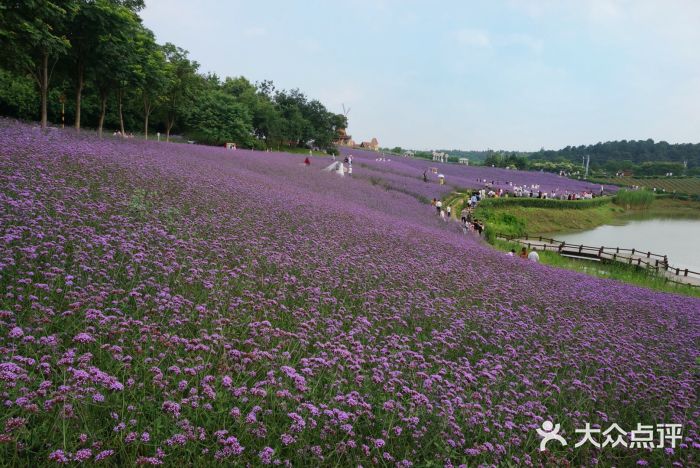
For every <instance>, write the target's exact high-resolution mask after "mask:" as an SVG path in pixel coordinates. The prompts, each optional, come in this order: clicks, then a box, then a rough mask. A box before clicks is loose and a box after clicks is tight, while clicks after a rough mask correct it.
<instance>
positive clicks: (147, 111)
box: [143, 94, 151, 140]
mask: <svg viewBox="0 0 700 468" xmlns="http://www.w3.org/2000/svg"><path fill="white" fill-rule="evenodd" d="M150 115H151V100H150V99H148V95H146V94H144V95H143V137H144V138H145V139H146V140H148V117H149V116H150Z"/></svg>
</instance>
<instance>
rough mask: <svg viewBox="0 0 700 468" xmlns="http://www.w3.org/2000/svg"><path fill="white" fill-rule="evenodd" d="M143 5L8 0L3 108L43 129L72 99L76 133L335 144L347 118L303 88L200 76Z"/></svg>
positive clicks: (3, 11)
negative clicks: (155, 29)
mask: <svg viewBox="0 0 700 468" xmlns="http://www.w3.org/2000/svg"><path fill="white" fill-rule="evenodd" d="M143 7H144V1H143V0H62V1H60V2H58V1H50V0H25V1H23V2H9V3H6V2H3V3H2V4H1V5H0V47H1V48H2V54H0V113H1V114H4V115H7V116H11V117H17V118H21V119H36V120H41V122H42V126H46V125H48V123H49V122H60V121H61V109H62V105H65V117H66V121H67V122H73V125H74V126H75V128H76V129H78V130H79V129H80V128H81V127H82V126H83V125H85V126H88V127H93V128H97V129H98V131H99V132H100V134H101V133H102V129H103V128H104V127H108V128H114V129H117V130H119V131H120V132H132V131H135V130H138V131H140V132H141V133H142V134H143V135H144V136H146V137H148V135H149V133H151V134H152V133H153V132H154V131H159V132H163V133H164V134H165V136H166V138H168V139H169V138H170V136H171V133H180V134H182V135H184V136H185V137H186V138H188V139H194V140H197V141H198V142H201V143H206V144H221V143H224V142H229V141H231V142H234V143H236V144H237V145H238V146H241V147H252V148H259V149H265V148H281V147H284V146H291V147H297V146H308V147H318V148H322V149H328V148H330V147H331V146H332V143H333V140H334V139H335V137H336V135H337V130H338V129H339V128H343V127H346V126H347V119H346V117H345V116H344V115H342V114H334V113H332V112H329V111H328V110H327V109H326V107H325V106H324V105H323V104H322V103H321V102H319V101H318V100H315V99H310V98H308V97H307V96H306V95H305V94H304V93H303V92H302V91H300V90H299V89H292V90H289V91H287V90H278V89H276V88H275V86H274V83H273V82H272V81H263V82H262V83H251V82H250V81H249V80H248V79H246V78H245V77H227V78H224V79H223V80H221V79H220V78H219V77H218V76H216V75H211V74H210V75H204V74H202V73H200V72H199V64H198V63H197V62H196V61H194V60H192V59H191V58H190V57H189V54H188V52H187V50H185V49H184V48H181V47H178V46H177V45H175V44H171V43H166V44H158V43H157V42H156V40H155V37H154V35H153V33H152V32H151V31H150V30H149V29H148V28H146V27H145V26H144V25H143V23H142V22H141V19H140V18H139V16H138V14H137V12H138V11H139V10H141V9H142V8H143ZM10 51H12V52H11V53H10ZM65 97H68V99H67V100H66V99H65ZM83 122H84V124H83Z"/></svg>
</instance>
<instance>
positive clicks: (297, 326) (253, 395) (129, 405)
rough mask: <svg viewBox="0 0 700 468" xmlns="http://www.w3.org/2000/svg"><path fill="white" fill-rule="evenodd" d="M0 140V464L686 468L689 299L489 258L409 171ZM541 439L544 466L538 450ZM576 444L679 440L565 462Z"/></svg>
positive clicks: (698, 377) (11, 133)
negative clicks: (594, 433)
mask: <svg viewBox="0 0 700 468" xmlns="http://www.w3.org/2000/svg"><path fill="white" fill-rule="evenodd" d="M0 142H2V145H1V146H0V221H1V226H2V230H1V232H0V397H1V402H2V411H1V412H0V460H2V463H1V464H2V465H22V466H27V465H28V466H39V465H46V464H53V463H69V464H80V463H85V464H93V463H98V462H99V463H101V464H104V465H120V466H121V465H134V464H167V465H175V464H186V465H191V466H208V465H215V464H226V465H249V466H260V465H267V464H273V465H285V466H292V465H293V466H337V465H339V466H348V465H351V466H357V465H363V466H370V465H381V466H403V467H408V466H428V465H431V466H459V465H466V466H478V465H485V466H491V465H510V466H540V465H547V466H570V465H595V464H599V465H601V466H610V465H616V466H634V465H636V464H637V463H639V464H649V465H652V466H672V465H676V466H691V465H697V463H698V462H699V460H700V459H699V457H698V448H700V435H699V434H698V421H699V420H700V407H699V405H698V388H700V361H699V359H700V346H699V343H700V300H698V299H694V298H690V297H684V296H678V295H672V294H666V293H659V292H654V291H651V290H646V289H642V288H638V287H634V286H629V285H624V284H621V283H617V282H614V281H609V280H602V279H597V278H593V277H589V276H584V275H581V274H578V273H575V272H572V271H564V270H558V269H553V268H550V267H546V266H543V265H539V264H532V263H529V262H524V261H521V260H520V259H518V258H510V257H506V256H504V255H503V254H502V253H500V252H497V251H495V250H492V249H491V248H490V247H488V246H487V245H484V244H482V243H481V242H480V241H479V240H478V239H477V238H473V237H471V236H465V235H463V234H462V232H461V231H460V230H459V229H457V228H456V227H455V225H453V224H452V223H450V224H449V225H447V224H445V223H442V222H440V221H439V220H438V218H437V217H436V216H435V215H434V212H433V209H432V208H431V207H430V206H429V205H426V204H424V203H421V202H419V200H417V199H416V195H420V196H425V197H428V198H432V197H433V196H438V195H440V192H439V191H437V187H438V186H437V185H435V184H434V183H433V184H427V185H431V186H432V188H431V192H430V193H429V192H428V190H427V189H426V188H425V186H426V184H424V182H423V181H422V180H421V177H422V170H423V169H421V168H422V167H423V165H425V167H430V166H432V164H430V162H422V161H413V160H402V161H400V165H399V162H397V164H396V167H395V168H393V169H392V166H391V163H380V162H376V161H374V158H373V157H372V155H361V154H360V153H359V152H354V151H353V155H354V156H355V157H356V158H357V159H356V160H355V162H354V164H353V167H354V169H355V170H354V173H353V177H343V178H340V177H338V176H337V175H335V174H332V173H328V172H323V171H321V170H320V169H321V168H322V167H324V166H326V165H328V164H330V160H329V158H312V164H311V167H310V168H307V167H304V165H303V159H304V156H301V155H288V154H281V153H262V152H252V151H242V150H236V151H227V150H224V149H222V148H210V147H200V146H193V145H178V144H166V143H155V142H140V141H133V140H129V141H122V140H109V139H106V140H98V139H96V138H94V137H93V136H90V135H87V134H86V135H84V136H77V135H74V134H72V133H70V132H66V133H63V132H60V131H51V132H48V133H42V132H41V131H40V130H39V129H37V128H34V127H31V126H28V125H23V124H18V123H15V122H10V121H4V120H0ZM392 163H393V161H392ZM363 165H364V166H366V167H363ZM484 171H486V172H484ZM494 171H497V172H494ZM504 172H507V173H508V174H505V175H501V176H499V175H497V173H498V174H503V173H504ZM370 173H371V174H370ZM444 173H445V174H446V175H447V182H448V187H447V189H445V188H443V190H452V189H451V188H450V186H449V185H450V184H454V186H458V187H468V186H469V185H470V183H469V182H470V179H471V178H474V179H476V178H477V177H478V176H479V175H480V174H493V175H492V176H486V175H484V178H486V179H489V178H493V179H494V180H496V177H499V180H500V181H502V182H504V181H508V180H511V179H508V178H506V176H508V177H511V178H512V180H514V181H515V180H517V181H520V180H522V182H521V183H526V181H528V180H532V181H534V182H533V183H539V184H541V185H542V186H545V185H547V186H548V187H549V186H550V185H549V184H552V187H554V186H556V187H562V189H565V188H564V187H569V189H570V190H578V187H580V185H579V184H581V182H578V181H569V180H567V179H564V178H560V177H557V176H553V175H549V174H536V173H516V172H515V171H503V170H495V169H493V170H492V169H479V168H467V167H458V166H452V165H450V166H449V167H448V166H446V167H445V170H444ZM370 177H375V178H380V179H381V180H384V181H386V184H388V185H389V186H390V187H389V188H388V189H387V186H386V184H380V183H371V181H370V180H369V178H370ZM399 183H400V184H403V185H400V186H396V187H394V185H393V184H399ZM598 188H599V187H598ZM397 189H403V190H405V193H404V192H402V191H400V190H397ZM432 190H435V193H434V194H433V193H432ZM443 193H444V192H443ZM545 420H552V421H554V422H555V423H557V424H561V432H560V434H561V435H563V436H564V437H566V439H567V440H568V442H569V443H568V445H567V446H565V447H563V446H561V445H558V444H554V443H551V444H550V445H548V447H547V448H548V450H547V451H545V452H540V451H539V444H540V437H539V436H538V435H537V433H536V429H537V428H539V427H540V426H541V425H542V423H543V422H544V421H545ZM586 423H590V425H591V426H592V427H598V428H607V427H608V426H610V425H611V424H612V423H617V424H618V425H619V426H620V427H621V428H623V429H625V430H626V431H631V430H632V429H635V428H636V427H637V424H639V423H641V424H645V425H659V424H663V423H668V424H670V423H677V424H682V425H683V434H682V439H681V440H680V441H679V442H678V443H677V445H676V447H675V449H672V448H670V446H669V447H667V448H666V449H664V448H660V449H658V448H657V449H648V448H647V449H640V448H627V447H623V446H618V447H615V448H613V447H611V446H607V447H601V448H595V447H594V446H593V445H591V444H586V445H583V446H582V447H579V448H575V447H574V444H575V442H577V441H578V440H579V439H580V438H581V436H580V434H576V433H575V430H576V429H578V428H583V427H584V426H585V425H586ZM602 439H603V438H602V436H601V442H602Z"/></svg>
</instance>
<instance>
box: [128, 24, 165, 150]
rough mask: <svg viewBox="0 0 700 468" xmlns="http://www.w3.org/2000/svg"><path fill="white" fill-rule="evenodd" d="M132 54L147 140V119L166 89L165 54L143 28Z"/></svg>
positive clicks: (139, 30)
mask: <svg viewBox="0 0 700 468" xmlns="http://www.w3.org/2000/svg"><path fill="white" fill-rule="evenodd" d="M134 52H135V54H134V57H135V61H134V68H133V71H134V77H135V82H136V83H137V87H138V89H139V95H140V98H141V102H142V104H143V108H142V109H143V134H144V137H145V138H146V139H148V119H149V117H150V116H151V113H152V112H153V109H154V108H155V107H156V106H157V105H158V104H159V102H160V101H161V100H162V99H163V91H164V90H165V87H166V81H167V76H166V62H165V53H164V52H163V49H162V48H160V47H159V46H158V45H157V44H156V41H155V38H154V37H153V33H152V32H151V31H150V30H148V29H146V28H144V27H140V28H138V32H137V35H136V37H135V50H134Z"/></svg>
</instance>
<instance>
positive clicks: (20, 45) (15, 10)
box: [0, 0, 77, 128]
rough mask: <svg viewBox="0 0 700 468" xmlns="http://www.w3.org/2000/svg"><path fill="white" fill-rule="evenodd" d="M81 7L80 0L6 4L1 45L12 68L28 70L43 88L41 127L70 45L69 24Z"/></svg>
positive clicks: (44, 0) (45, 121)
mask: <svg viewBox="0 0 700 468" xmlns="http://www.w3.org/2000/svg"><path fill="white" fill-rule="evenodd" d="M76 11H77V1H75V0H62V1H61V2H56V1H50V0H24V1H21V2H11V3H10V4H9V5H7V4H5V5H4V6H3V15H2V16H3V20H2V24H1V26H2V28H0V29H3V33H2V34H1V35H0V41H1V43H0V45H1V46H2V48H3V49H4V50H12V51H13V53H12V54H3V56H4V57H3V59H4V60H3V61H4V62H6V64H7V65H9V66H10V67H11V68H14V69H16V70H18V71H21V72H25V73H28V74H29V75H30V76H31V77H32V78H33V79H34V81H35V83H36V84H37V87H38V88H39V95H40V102H41V127H42V128H46V126H47V124H48V117H47V101H48V92H49V83H50V81H51V75H52V71H53V67H54V66H55V64H56V61H57V60H58V58H59V57H60V56H62V55H65V54H66V53H67V52H68V50H69V49H70V41H69V40H68V38H67V37H66V26H67V25H68V24H69V23H70V20H71V18H72V16H73V15H74V14H75V12H76Z"/></svg>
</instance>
